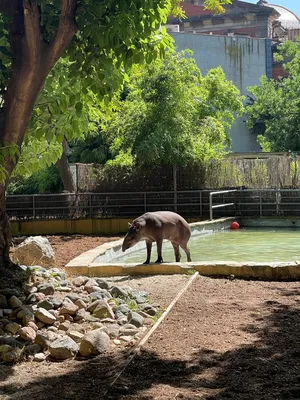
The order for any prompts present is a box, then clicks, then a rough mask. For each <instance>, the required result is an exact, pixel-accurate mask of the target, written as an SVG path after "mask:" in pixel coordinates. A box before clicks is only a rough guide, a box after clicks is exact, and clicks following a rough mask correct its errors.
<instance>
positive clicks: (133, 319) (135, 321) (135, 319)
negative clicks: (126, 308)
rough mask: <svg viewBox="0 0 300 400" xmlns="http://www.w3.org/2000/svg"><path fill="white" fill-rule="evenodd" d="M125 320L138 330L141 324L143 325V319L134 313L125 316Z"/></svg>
mask: <svg viewBox="0 0 300 400" xmlns="http://www.w3.org/2000/svg"><path fill="white" fill-rule="evenodd" d="M127 320H128V322H129V323H130V324H132V325H134V326H136V327H137V328H139V327H140V326H143V324H144V318H143V317H142V316H141V315H140V314H138V313H137V312H135V311H130V312H129V314H128V316H127Z"/></svg>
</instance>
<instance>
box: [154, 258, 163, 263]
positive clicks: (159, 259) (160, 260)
mask: <svg viewBox="0 0 300 400" xmlns="http://www.w3.org/2000/svg"><path fill="white" fill-rule="evenodd" d="M163 262H164V261H163V259H162V258H158V259H157V260H156V261H155V264H161V263H163Z"/></svg>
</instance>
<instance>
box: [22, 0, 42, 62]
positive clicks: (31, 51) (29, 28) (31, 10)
mask: <svg viewBox="0 0 300 400" xmlns="http://www.w3.org/2000/svg"><path fill="white" fill-rule="evenodd" d="M23 7H24V31H25V32H24V33H25V37H24V39H25V43H24V45H25V46H26V52H25V54H26V55H27V57H28V60H27V61H28V63H29V64H30V66H31V68H32V69H33V70H34V69H35V68H36V67H39V66H40V63H39V61H40V58H41V56H42V55H41V44H42V40H41V27H40V10H39V6H38V5H37V4H36V3H35V2H31V1H29V0H23Z"/></svg>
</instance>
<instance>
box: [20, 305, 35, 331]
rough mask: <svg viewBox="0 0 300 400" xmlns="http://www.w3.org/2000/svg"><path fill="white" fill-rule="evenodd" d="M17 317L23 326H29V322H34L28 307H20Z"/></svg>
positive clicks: (32, 314)
mask: <svg viewBox="0 0 300 400" xmlns="http://www.w3.org/2000/svg"><path fill="white" fill-rule="evenodd" d="M17 317H18V318H19V319H22V324H23V326H27V325H29V322H34V321H35V318H34V313H33V310H32V308H31V307H30V306H22V308H21V310H20V311H19V313H18V315H17Z"/></svg>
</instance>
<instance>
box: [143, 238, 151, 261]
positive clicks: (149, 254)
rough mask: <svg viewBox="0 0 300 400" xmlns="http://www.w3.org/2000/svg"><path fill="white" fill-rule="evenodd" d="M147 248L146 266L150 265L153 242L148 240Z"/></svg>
mask: <svg viewBox="0 0 300 400" xmlns="http://www.w3.org/2000/svg"><path fill="white" fill-rule="evenodd" d="M146 246H147V260H146V261H145V262H144V264H149V263H150V257H151V249H152V242H150V241H149V240H146Z"/></svg>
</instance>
